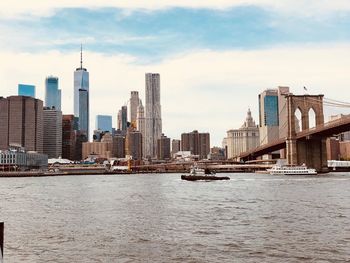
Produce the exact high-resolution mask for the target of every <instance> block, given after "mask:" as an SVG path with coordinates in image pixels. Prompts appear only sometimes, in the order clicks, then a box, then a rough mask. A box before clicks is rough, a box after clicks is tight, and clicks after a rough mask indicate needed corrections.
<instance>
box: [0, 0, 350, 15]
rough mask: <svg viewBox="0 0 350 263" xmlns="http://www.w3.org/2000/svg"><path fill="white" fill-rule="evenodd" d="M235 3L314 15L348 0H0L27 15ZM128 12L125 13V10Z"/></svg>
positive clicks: (1, 8) (3, 8)
mask: <svg viewBox="0 0 350 263" xmlns="http://www.w3.org/2000/svg"><path fill="white" fill-rule="evenodd" d="M237 6H260V7H263V8H266V9H274V10H277V11H279V12H284V13H290V14H293V15H294V16H295V15H296V14H301V15H306V16H313V15H318V14H326V13H329V12H338V11H342V12H343V11H349V10H350V2H349V1H347V0H332V1H328V0H298V1H295V0H284V1H275V0H216V1H213V0H201V1H198V0H137V1H124V0H99V1H96V0H75V1H71V0H60V1H54V0H36V1H20V0H14V1H1V2H0V16H2V17H18V16H23V18H25V16H27V15H34V16H51V15H52V14H53V13H54V12H56V11H57V10H58V9H62V8H77V7H86V8H89V9H97V8H103V7H115V8H121V9H128V10H135V9H144V10H149V11H152V10H159V9H167V8H174V7H183V8H196V9H198V8H206V9H227V8H231V7H237ZM125 14H127V13H125Z"/></svg>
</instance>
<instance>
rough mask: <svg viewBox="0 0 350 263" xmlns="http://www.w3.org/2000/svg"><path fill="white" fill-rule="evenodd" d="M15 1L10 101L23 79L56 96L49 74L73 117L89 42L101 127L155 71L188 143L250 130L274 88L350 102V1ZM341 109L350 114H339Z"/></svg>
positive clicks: (174, 130) (168, 115) (1, 78)
mask: <svg viewBox="0 0 350 263" xmlns="http://www.w3.org/2000/svg"><path fill="white" fill-rule="evenodd" d="M15 2H16V1H15ZM15 2H13V3H1V4H0V7H1V11H0V17H1V19H2V21H3V23H2V26H1V27H0V32H1V33H2V34H1V35H2V37H1V39H2V41H1V44H0V45H1V48H2V50H1V52H0V57H1V59H2V60H3V61H6V63H2V65H0V95H1V96H4V97H7V96H10V95H15V94H16V92H17V85H18V84H19V83H31V84H33V85H35V86H36V98H39V99H41V100H43V101H44V98H45V95H44V90H45V86H44V82H45V77H46V76H49V75H54V76H57V77H58V78H59V80H60V89H61V90H62V111H63V113H64V114H72V113H73V112H74V111H73V85H72V83H73V76H72V71H74V69H75V68H76V65H77V64H78V63H79V48H80V43H83V45H84V50H85V51H84V66H85V67H86V68H88V69H89V72H91V76H90V82H91V84H90V85H91V91H90V93H91V95H90V110H91V111H90V127H95V125H94V120H95V117H96V115H98V114H108V115H112V116H113V126H116V119H115V118H116V115H117V111H118V109H119V108H120V107H121V106H122V105H124V103H125V101H126V100H127V99H128V98H129V94H130V91H134V90H135V91H139V95H140V98H141V99H144V97H145V94H144V85H145V84H144V74H145V73H146V72H157V73H159V74H160V75H161V88H162V92H161V103H162V122H163V132H164V134H166V135H167V136H168V137H169V138H171V139H179V138H180V135H181V133H183V132H190V131H192V130H194V129H196V130H199V131H200V132H209V133H210V134H211V142H212V144H211V146H214V145H219V146H220V145H221V140H222V138H223V137H225V134H226V131H227V130H229V129H235V128H239V127H240V125H241V121H242V119H244V118H245V115H246V111H247V109H248V108H250V109H251V111H252V116H253V118H254V119H255V120H257V119H258V97H257V95H258V94H259V93H261V92H262V91H263V90H265V89H274V88H277V86H289V87H290V90H291V92H293V93H295V94H304V93H305V91H304V90H303V87H304V86H306V87H307V89H308V91H307V92H308V93H310V94H325V97H327V98H332V99H338V100H343V101H350V94H349V93H347V92H346V91H347V89H348V86H349V85H350V78H348V77H347V76H348V74H347V72H348V70H349V69H350V60H349V57H350V35H349V33H348V32H347V31H348V30H347V27H346V23H347V22H348V21H350V15H349V14H350V12H349V10H350V4H347V3H344V2H343V1H332V4H329V5H327V4H326V3H318V1H311V2H310V1H300V2H298V4H295V3H293V2H292V1H286V2H284V4H273V1H248V3H249V4H250V5H244V4H243V3H247V1H235V3H232V1H218V2H216V3H212V2H213V1H204V2H202V1H201V2H202V3H201V4H197V3H195V2H192V1H186V2H181V1H180V3H179V4H175V3H174V2H172V1H165V2H157V1H155V2H154V3H152V4H149V3H148V2H146V1H140V2H138V4H137V6H136V4H130V3H118V1H115V2H113V3H109V4H106V3H107V2H99V4H96V3H93V2H87V3H86V2H84V5H83V4H82V3H83V2H79V1H77V2H75V4H74V6H72V5H71V6H67V4H62V3H54V4H51V5H50V4H47V3H41V4H38V3H34V2H31V1H28V2H26V3H21V5H20V6H21V8H13V6H12V5H14V4H15ZM28 3H29V4H28ZM27 4H28V6H27ZM107 7H108V8H107ZM297 11H298V12H297ZM299 11H301V12H299ZM73 17H77V19H76V20H75V19H70V18H73ZM84 17H93V18H94V19H92V20H91V21H89V22H88V26H89V30H86V31H83V30H82V28H81V27H79V23H78V21H80V20H79V19H82V18H84ZM104 17H106V18H113V19H106V18H104ZM78 18H79V19H78ZM136 18H138V19H136ZM107 20H108V21H107ZM171 20H173V21H174V22H171ZM142 21H143V22H144V25H142V23H141V22H142ZM152 21H153V22H152ZM198 21H201V23H199V22H198ZM160 22H161V23H160ZM101 23H104V26H105V27H104V28H101V26H100V24H101ZM158 24H162V25H163V26H157V25H158ZM208 25H212V26H210V27H209V26H208ZM114 27H115V28H116V29H115V30H111V29H112V28H114ZM146 27H148V28H149V29H146ZM165 29H167V30H165ZM183 29H186V30H183ZM36 30H37V31H39V32H41V33H44V34H41V35H37V33H35V31H36ZM49 31H53V33H57V34H45V32H49ZM109 31H110V32H109ZM183 31H186V32H183ZM12 32H26V34H21V33H19V34H13V33H12ZM47 36H50V38H47ZM29 40H31V41H29ZM28 65H30V66H28ZM13 69H15V70H13ZM327 110H328V109H327V108H325V111H326V120H328V116H329V115H330V113H328V112H327ZM340 112H342V113H345V114H346V113H349V112H348V111H345V110H344V109H340V111H339V112H334V111H332V112H331V113H340ZM90 132H91V129H90Z"/></svg>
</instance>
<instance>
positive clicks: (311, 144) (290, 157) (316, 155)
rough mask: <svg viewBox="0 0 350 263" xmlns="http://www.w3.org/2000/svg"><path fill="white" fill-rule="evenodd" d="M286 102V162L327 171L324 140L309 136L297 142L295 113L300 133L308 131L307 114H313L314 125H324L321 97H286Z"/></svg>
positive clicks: (291, 95)
mask: <svg viewBox="0 0 350 263" xmlns="http://www.w3.org/2000/svg"><path fill="white" fill-rule="evenodd" d="M286 100H287V122H288V123H287V127H288V131H287V138H286V153H287V162H288V164H292V165H301V164H303V163H305V164H306V165H307V166H309V167H312V168H315V169H316V170H317V171H320V172H321V171H326V170H327V150H326V138H323V137H318V136H309V137H307V138H306V139H303V140H302V139H298V140H297V131H296V128H295V127H296V122H295V121H296V120H295V119H296V117H295V112H296V111H297V110H298V109H299V111H300V113H301V127H300V128H301V132H303V131H304V130H307V129H309V112H310V110H311V109H312V110H313V111H314V113H315V125H316V127H317V126H318V125H321V124H323V123H324V115H323V95H293V94H288V95H286Z"/></svg>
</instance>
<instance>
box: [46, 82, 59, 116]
mask: <svg viewBox="0 0 350 263" xmlns="http://www.w3.org/2000/svg"><path fill="white" fill-rule="evenodd" d="M45 107H48V108H52V107H54V108H55V109H56V110H59V111H60V110H61V90H60V89H58V78H57V77H53V76H49V77H47V78H46V79H45Z"/></svg>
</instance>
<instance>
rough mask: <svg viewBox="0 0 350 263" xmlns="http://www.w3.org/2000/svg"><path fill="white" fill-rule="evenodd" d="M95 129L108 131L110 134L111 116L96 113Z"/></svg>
mask: <svg viewBox="0 0 350 263" xmlns="http://www.w3.org/2000/svg"><path fill="white" fill-rule="evenodd" d="M96 130H101V131H109V132H110V133H111V134H112V116H110V115H97V116H96Z"/></svg>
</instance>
